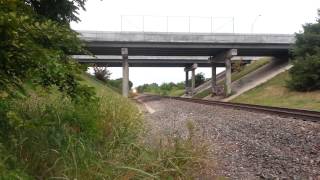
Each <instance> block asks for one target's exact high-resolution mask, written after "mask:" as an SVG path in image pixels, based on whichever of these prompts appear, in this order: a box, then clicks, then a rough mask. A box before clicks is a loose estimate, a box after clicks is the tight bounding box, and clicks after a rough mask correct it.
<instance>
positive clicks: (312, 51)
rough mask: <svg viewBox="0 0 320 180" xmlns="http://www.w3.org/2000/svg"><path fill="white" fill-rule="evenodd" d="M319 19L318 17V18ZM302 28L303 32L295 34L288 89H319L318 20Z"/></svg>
mask: <svg viewBox="0 0 320 180" xmlns="http://www.w3.org/2000/svg"><path fill="white" fill-rule="evenodd" d="M319 18H320V16H319ZM319 18H318V19H317V22H316V23H308V24H306V25H304V26H303V32H302V33H297V34H296V42H295V45H294V47H293V50H292V54H293V57H294V59H295V60H294V61H293V67H292V68H291V69H290V71H289V72H290V75H291V79H290V80H289V81H288V87H289V88H291V89H294V90H298V91H312V90H317V89H320V19H319Z"/></svg>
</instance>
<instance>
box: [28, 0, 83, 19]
mask: <svg viewBox="0 0 320 180" xmlns="http://www.w3.org/2000/svg"><path fill="white" fill-rule="evenodd" d="M25 2H26V3H27V4H28V5H30V6H31V7H32V9H33V10H34V11H35V12H36V13H37V14H39V15H40V16H42V17H45V18H49V19H51V20H53V21H56V22H59V23H64V24H68V23H70V22H71V21H76V22H78V21H80V19H79V18H78V16H77V15H78V10H79V9H82V10H85V7H84V5H85V3H86V0H59V1H52V0H25Z"/></svg>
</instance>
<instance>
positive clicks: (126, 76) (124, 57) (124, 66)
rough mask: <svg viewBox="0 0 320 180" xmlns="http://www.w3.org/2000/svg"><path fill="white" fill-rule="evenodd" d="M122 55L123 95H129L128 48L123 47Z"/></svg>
mask: <svg viewBox="0 0 320 180" xmlns="http://www.w3.org/2000/svg"><path fill="white" fill-rule="evenodd" d="M121 55H122V60H123V61H122V96H124V97H128V95H129V63H128V48H121Z"/></svg>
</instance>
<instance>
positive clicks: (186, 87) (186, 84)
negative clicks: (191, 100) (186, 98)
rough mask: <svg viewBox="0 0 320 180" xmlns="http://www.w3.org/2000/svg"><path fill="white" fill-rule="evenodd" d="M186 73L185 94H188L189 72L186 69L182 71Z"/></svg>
mask: <svg viewBox="0 0 320 180" xmlns="http://www.w3.org/2000/svg"><path fill="white" fill-rule="evenodd" d="M184 71H185V72H186V80H185V94H188V93H189V71H188V70H187V69H185V70H184Z"/></svg>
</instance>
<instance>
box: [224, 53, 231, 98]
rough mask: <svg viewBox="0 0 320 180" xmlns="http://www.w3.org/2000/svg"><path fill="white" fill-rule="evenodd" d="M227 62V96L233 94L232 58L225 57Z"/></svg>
mask: <svg viewBox="0 0 320 180" xmlns="http://www.w3.org/2000/svg"><path fill="white" fill-rule="evenodd" d="M225 64H226V82H225V92H226V96H229V95H230V94H231V59H229V58H226V59H225Z"/></svg>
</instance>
